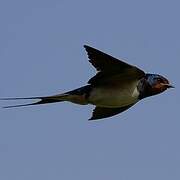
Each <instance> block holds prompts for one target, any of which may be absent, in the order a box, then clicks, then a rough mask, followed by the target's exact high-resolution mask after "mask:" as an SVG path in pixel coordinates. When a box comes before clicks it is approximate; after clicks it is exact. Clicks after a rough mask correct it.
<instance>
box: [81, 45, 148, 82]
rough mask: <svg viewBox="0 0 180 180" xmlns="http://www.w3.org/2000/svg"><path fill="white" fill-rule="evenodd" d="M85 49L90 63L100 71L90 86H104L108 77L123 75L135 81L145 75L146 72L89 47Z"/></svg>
mask: <svg viewBox="0 0 180 180" xmlns="http://www.w3.org/2000/svg"><path fill="white" fill-rule="evenodd" d="M84 48H85V49H86V51H87V54H88V58H89V62H90V63H91V64H92V65H93V66H94V67H95V68H96V70H97V71H98V73H97V74H96V75H95V76H94V77H92V78H91V79H90V80H89V81H88V83H89V84H94V85H97V84H102V83H103V81H104V80H105V79H106V78H107V77H109V78H110V77H111V78H112V77H113V76H116V77H117V75H121V74H122V75H123V76H127V75H128V76H131V77H133V78H135V79H140V78H141V77H143V76H144V75H145V73H144V71H142V70H141V69H139V68H137V67H135V66H132V65H129V64H127V63H125V62H123V61H121V60H118V59H116V58H114V57H112V56H110V55H108V54H105V53H103V52H101V51H99V50H97V49H94V48H92V47H90V46H87V45H85V46H84ZM119 77H120V76H119ZM111 80H112V79H111ZM106 82H107V80H106Z"/></svg>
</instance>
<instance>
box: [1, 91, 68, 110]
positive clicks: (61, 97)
mask: <svg viewBox="0 0 180 180" xmlns="http://www.w3.org/2000/svg"><path fill="white" fill-rule="evenodd" d="M67 96H68V95H67V94H60V95H55V96H44V97H28V98H26V97H25V98H1V99H0V100H4V101H7V100H9V101H11V100H38V99H39V101H37V102H34V103H28V104H17V105H10V106H4V107H3V108H14V107H23V106H31V105H39V104H47V103H55V102H60V101H65V100H66V97H67Z"/></svg>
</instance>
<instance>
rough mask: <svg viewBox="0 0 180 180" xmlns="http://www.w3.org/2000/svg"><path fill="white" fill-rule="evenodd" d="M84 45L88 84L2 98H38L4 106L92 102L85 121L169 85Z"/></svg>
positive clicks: (124, 107)
mask: <svg viewBox="0 0 180 180" xmlns="http://www.w3.org/2000/svg"><path fill="white" fill-rule="evenodd" d="M84 48H85V50H86V51H87V55H88V58H89V62H90V63H91V64H92V65H93V66H94V67H95V68H96V70H97V74H96V75H95V76H94V77H92V78H91V79H90V80H89V81H88V85H86V86H83V87H80V88H78V89H75V90H72V91H69V92H65V93H62V94H57V95H52V96H44V97H30V98H3V99H1V100H20V99H32V100H36V99H37V100H38V99H39V101H37V102H34V103H31V104H21V105H15V106H6V107H4V108H11V107H21V106H29V105H38V104H46V103H55V102H62V101H69V102H72V103H75V104H80V105H87V104H92V105H95V109H94V110H93V113H92V117H91V118H90V119H89V120H96V119H102V118H107V117H111V116H114V115H116V114H119V113H121V112H123V111H125V110H127V109H129V108H130V107H132V106H133V105H135V104H136V103H137V102H138V101H140V100H141V99H144V98H146V97H149V96H153V95H156V94H160V93H162V92H164V91H165V90H167V89H168V88H173V86H172V85H171V84H170V83H169V81H168V80H167V79H166V78H165V77H163V76H161V75H158V74H148V73H145V72H144V71H143V70H141V69H139V68H137V67H136V66H132V65H130V64H127V63H125V62H123V61H121V60H119V59H116V58H114V57H112V56H110V55H108V54H105V53H104V52H101V51H99V50H97V49H95V48H92V47H90V46H87V45H85V46H84Z"/></svg>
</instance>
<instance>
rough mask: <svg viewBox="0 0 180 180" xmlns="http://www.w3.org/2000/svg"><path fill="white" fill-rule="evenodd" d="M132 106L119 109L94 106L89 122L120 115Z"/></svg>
mask: <svg viewBox="0 0 180 180" xmlns="http://www.w3.org/2000/svg"><path fill="white" fill-rule="evenodd" d="M133 105H134V104H130V105H128V106H124V107H120V108H105V107H98V106H96V107H95V109H94V110H93V114H92V117H91V118H90V119H89V120H97V119H103V118H107V117H111V116H114V115H116V114H119V113H122V112H123V111H125V110H127V109H129V108H130V107H131V106H133Z"/></svg>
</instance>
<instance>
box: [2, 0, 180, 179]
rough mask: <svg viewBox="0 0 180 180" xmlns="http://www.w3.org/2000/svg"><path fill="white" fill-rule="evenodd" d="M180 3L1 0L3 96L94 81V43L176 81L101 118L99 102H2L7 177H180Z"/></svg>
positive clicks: (46, 92) (46, 91)
mask: <svg viewBox="0 0 180 180" xmlns="http://www.w3.org/2000/svg"><path fill="white" fill-rule="evenodd" d="M179 7H180V2H179V1H178V0H177V1H176V0H171V1H170V0H169V1H168V0H151V1H147V0H117V1H116V0H111V1H103V0H100V1H97V0H90V1H86V0H76V1H73V0H71V1H70V0H51V1H50V0H49V1H47V0H31V1H27V0H16V1H14V0H1V1H0V23H1V24H0V82H1V83H0V84H1V85H0V97H24V96H42V95H51V94H55V93H60V92H64V91H68V90H72V89H74V88H77V87H80V86H82V85H85V84H86V82H87V80H88V79H89V78H90V77H92V76H93V75H94V74H95V70H94V68H93V67H92V66H91V65H90V64H89V63H88V58H87V55H86V52H85V50H84V49H83V45H84V44H87V45H91V46H93V47H96V48H98V49H100V50H103V51H104V52H106V53H109V54H111V55H113V56H115V57H117V58H122V59H125V60H126V62H128V63H131V64H134V65H136V66H138V67H140V68H142V69H143V70H145V71H146V72H151V73H159V74H161V75H164V76H165V77H168V79H169V80H170V81H171V82H172V83H173V84H174V85H175V86H176V88H175V89H171V90H168V91H166V92H165V93H163V94H161V95H158V96H154V97H151V98H147V99H145V100H142V101H141V102H140V103H138V104H137V105H135V106H134V107H132V108H131V109H129V110H128V111H126V112H125V113H123V114H121V115H117V116H115V117H112V118H109V119H106V120H101V121H91V122H90V121H88V118H89V117H90V116H91V111H92V109H93V106H78V105H74V104H70V103H57V104H50V105H44V106H34V107H25V108H16V109H0V179H1V180H32V179H33V180H40V179H43V180H59V179H62V180H71V179H73V180H92V179H93V180H132V179H133V180H152V179H153V180H160V179H163V180H169V179H173V180H179V179H180V141H179V137H180V130H179V129H180V118H179V110H180V103H179V100H180V95H179V68H180V20H179V18H180V10H179ZM13 103H16V102H13ZM8 104H10V103H8V102H0V106H4V105H8Z"/></svg>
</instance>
